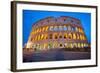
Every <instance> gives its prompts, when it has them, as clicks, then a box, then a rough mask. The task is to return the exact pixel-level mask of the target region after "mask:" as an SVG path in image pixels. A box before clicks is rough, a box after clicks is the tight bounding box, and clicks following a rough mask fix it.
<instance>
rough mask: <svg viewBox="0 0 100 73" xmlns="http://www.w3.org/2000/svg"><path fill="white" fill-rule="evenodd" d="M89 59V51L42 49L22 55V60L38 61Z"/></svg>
mask: <svg viewBox="0 0 100 73" xmlns="http://www.w3.org/2000/svg"><path fill="white" fill-rule="evenodd" d="M80 59H90V52H72V51H62V50H56V51H54V50H53V51H43V52H30V53H27V54H24V55H23V62H39V61H61V60H80Z"/></svg>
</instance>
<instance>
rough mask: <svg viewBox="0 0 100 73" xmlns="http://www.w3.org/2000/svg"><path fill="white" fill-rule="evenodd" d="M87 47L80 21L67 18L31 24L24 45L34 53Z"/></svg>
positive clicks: (51, 18)
mask: <svg viewBox="0 0 100 73" xmlns="http://www.w3.org/2000/svg"><path fill="white" fill-rule="evenodd" d="M88 46H89V44H88V41H87V38H86V35H85V33H84V29H83V27H82V25H81V22H80V20H78V19H76V18H72V17H67V16H61V17H57V18H56V17H47V18H44V19H42V20H39V21H38V22H36V23H35V24H33V26H32V31H31V33H30V36H29V39H28V42H27V44H26V48H30V49H32V50H34V51H41V50H51V49H61V48H65V49H67V48H70V49H71V48H85V47H88Z"/></svg>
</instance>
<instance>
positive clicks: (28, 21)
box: [23, 10, 91, 45]
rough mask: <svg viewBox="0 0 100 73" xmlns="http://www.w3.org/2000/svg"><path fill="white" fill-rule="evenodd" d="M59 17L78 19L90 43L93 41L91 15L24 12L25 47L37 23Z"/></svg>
mask: <svg viewBox="0 0 100 73" xmlns="http://www.w3.org/2000/svg"><path fill="white" fill-rule="evenodd" d="M50 16H53V17H59V16H70V17H74V18H77V19H79V20H80V21H81V23H82V26H83V28H84V31H85V34H86V36H87V38H88V42H90V41H91V14H90V13H79V12H58V11H57V12H56V11H36V10H23V45H24V44H25V43H27V41H28V37H29V35H30V32H31V30H32V25H33V23H35V22H36V21H38V20H40V19H43V18H46V17H50Z"/></svg>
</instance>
